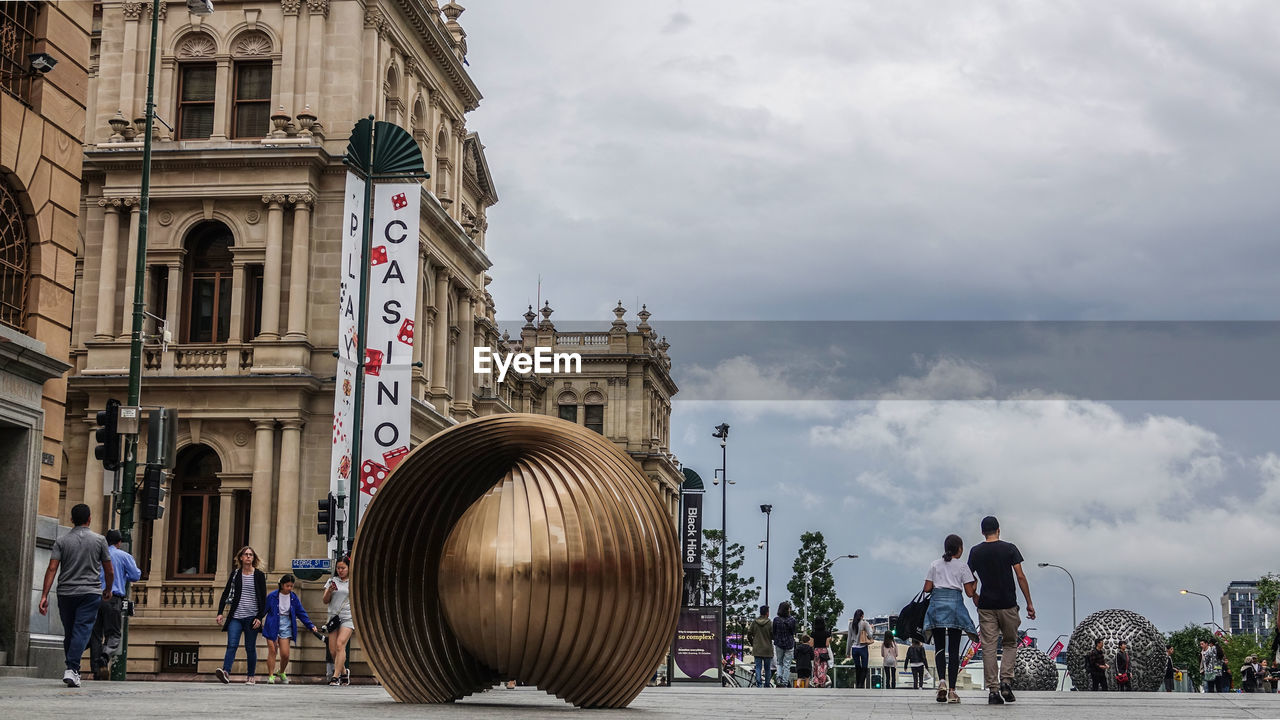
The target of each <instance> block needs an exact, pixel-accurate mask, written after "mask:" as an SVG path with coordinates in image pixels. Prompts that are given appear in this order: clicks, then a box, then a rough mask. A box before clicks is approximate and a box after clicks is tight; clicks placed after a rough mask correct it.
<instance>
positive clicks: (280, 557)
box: [275, 420, 303, 567]
mask: <svg viewBox="0 0 1280 720" xmlns="http://www.w3.org/2000/svg"><path fill="white" fill-rule="evenodd" d="M280 425H281V426H282V427H283V428H284V429H283V430H282V431H281V436H280V492H279V495H280V498H279V500H278V502H277V504H276V554H275V561H276V564H277V565H278V566H280V567H284V563H287V562H289V561H290V560H292V559H293V556H294V555H295V554H296V553H297V551H298V526H299V524H300V521H299V518H298V492H299V485H300V484H301V482H302V426H303V422H302V421H301V420H281V421H280Z"/></svg>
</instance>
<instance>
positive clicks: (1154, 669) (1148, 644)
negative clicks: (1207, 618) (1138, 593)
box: [1067, 610, 1165, 692]
mask: <svg viewBox="0 0 1280 720" xmlns="http://www.w3.org/2000/svg"><path fill="white" fill-rule="evenodd" d="M1098 638H1102V651H1103V652H1104V653H1106V657H1107V664H1108V665H1110V666H1111V667H1110V668H1109V669H1108V670H1107V687H1108V688H1109V689H1111V690H1115V689H1116V663H1115V657H1116V650H1117V649H1118V646H1119V644H1120V641H1121V640H1124V641H1126V642H1128V643H1129V659H1130V661H1131V663H1132V665H1133V672H1132V675H1133V681H1132V687H1133V689H1134V690H1137V691H1140V692H1153V691H1155V690H1158V689H1159V688H1160V685H1161V683H1162V682H1163V681H1164V658H1165V652H1164V646H1165V638H1164V635H1161V634H1160V631H1159V630H1157V629H1156V626H1155V625H1152V624H1151V621H1150V620H1148V619H1146V618H1144V617H1142V616H1141V615H1139V614H1138V613H1136V612H1132V611H1130V610H1101V611H1099V612H1096V613H1094V614H1092V615H1090V616H1089V617H1087V618H1085V619H1084V621H1083V622H1081V623H1080V624H1079V625H1078V626H1076V629H1075V632H1073V633H1071V641H1070V643H1068V645H1067V670H1069V671H1070V672H1071V681H1072V682H1073V683H1075V686H1076V689H1077V690H1088V689H1089V673H1088V670H1087V669H1086V668H1085V661H1084V659H1085V656H1086V655H1088V654H1089V652H1090V651H1091V650H1093V643H1094V641H1095V640H1097V639H1098Z"/></svg>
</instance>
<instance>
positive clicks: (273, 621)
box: [262, 574, 316, 684]
mask: <svg viewBox="0 0 1280 720" xmlns="http://www.w3.org/2000/svg"><path fill="white" fill-rule="evenodd" d="M294 582H296V578H294V577H293V576H292V575H288V574H285V575H284V576H282V577H281V578H280V589H278V590H272V591H271V592H270V593H268V594H267V613H266V614H267V618H266V621H265V622H264V623H263V624H262V637H264V638H266V640H267V683H268V684H275V682H276V677H277V676H276V672H275V667H276V653H277V652H279V653H280V675H279V679H280V682H282V683H285V684H288V682H289V676H288V675H286V674H285V672H284V669H285V667H287V666H288V665H289V641H290V640H292V639H293V638H296V637H298V621H299V620H301V621H302V624H303V625H304V626H306V628H307V629H308V630H310V631H311V632H313V633H315V632H316V626H315V623H313V622H311V618H310V617H308V616H307V611H306V610H304V609H303V607H302V601H301V600H299V599H298V594H297V593H295V592H294V591H293V584H294Z"/></svg>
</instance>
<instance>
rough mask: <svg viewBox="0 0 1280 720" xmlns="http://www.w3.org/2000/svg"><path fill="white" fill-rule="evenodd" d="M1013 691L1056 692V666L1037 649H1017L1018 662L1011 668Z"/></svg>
mask: <svg viewBox="0 0 1280 720" xmlns="http://www.w3.org/2000/svg"><path fill="white" fill-rule="evenodd" d="M984 662H985V661H984ZM1013 689H1014V690H1057V689H1058V665H1057V664H1056V663H1054V662H1053V661H1052V660H1050V659H1049V656H1048V655H1045V654H1044V653H1043V652H1041V651H1040V650H1039V649H1038V648H1033V647H1020V648H1018V661H1017V662H1016V663H1015V664H1014V666H1013Z"/></svg>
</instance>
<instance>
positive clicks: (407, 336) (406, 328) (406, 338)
mask: <svg viewBox="0 0 1280 720" xmlns="http://www.w3.org/2000/svg"><path fill="white" fill-rule="evenodd" d="M396 337H397V338H398V339H399V340H400V342H402V343H404V344H405V345H412V344H413V321H412V320H410V319H408V318H405V321H404V323H403V324H402V325H401V326H400V332H399V334H397V335H396Z"/></svg>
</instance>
